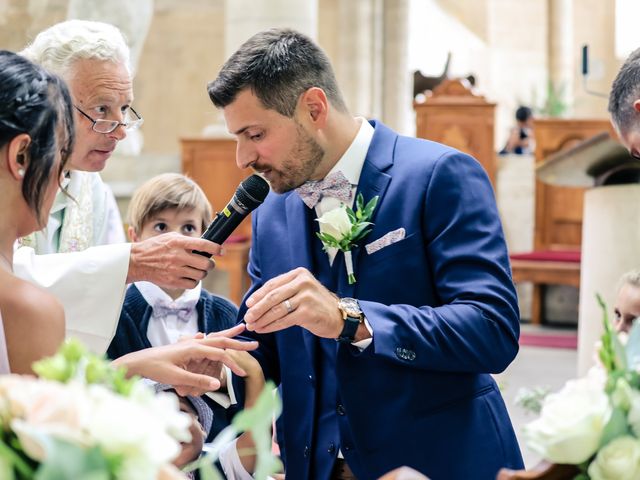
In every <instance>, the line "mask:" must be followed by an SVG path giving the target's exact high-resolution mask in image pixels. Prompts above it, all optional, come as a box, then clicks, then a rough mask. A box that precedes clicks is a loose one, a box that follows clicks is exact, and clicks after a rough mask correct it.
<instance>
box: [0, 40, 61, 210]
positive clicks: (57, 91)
mask: <svg viewBox="0 0 640 480" xmlns="http://www.w3.org/2000/svg"><path fill="white" fill-rule="evenodd" d="M0 85H2V87H1V88H0V147H2V146H4V145H6V144H7V143H9V142H10V141H11V140H12V139H13V138H15V137H16V136H18V135H20V134H23V133H26V134H28V135H29V137H30V138H31V142H30V143H29V146H28V147H27V150H26V152H25V155H26V156H27V158H28V160H29V161H28V162H26V169H25V175H24V181H23V183H22V195H23V196H24V198H25V200H26V202H27V204H28V205H29V206H30V207H31V208H32V209H33V210H34V212H35V214H36V217H37V218H38V219H40V216H41V213H42V212H41V207H42V201H43V196H44V193H45V191H46V185H47V182H48V181H49V179H50V176H51V175H57V176H58V177H59V176H60V173H61V172H62V169H63V168H64V166H65V164H66V162H67V159H68V157H69V154H70V153H71V150H72V148H73V142H74V129H73V128H74V127H73V111H72V108H73V104H72V102H71V96H70V95H69V90H68V89H67V86H66V84H65V83H64V81H63V80H61V79H60V78H59V77H58V76H56V75H54V74H52V73H49V72H47V71H46V70H44V69H43V68H42V67H39V66H37V65H35V64H33V63H32V62H30V61H29V60H27V59H25V58H23V57H21V56H20V55H17V54H15V53H13V52H9V51H6V50H0ZM59 151H60V152H61V154H62V161H61V162H60V169H56V170H55V171H52V170H53V166H54V165H55V160H56V155H57V154H58V152H59Z"/></svg>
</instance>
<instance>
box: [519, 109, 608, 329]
mask: <svg viewBox="0 0 640 480" xmlns="http://www.w3.org/2000/svg"><path fill="white" fill-rule="evenodd" d="M602 132H612V129H611V124H610V123H609V121H608V120H592V119H557V118H553V119H540V120H535V121H534V135H535V139H536V152H535V154H536V169H538V170H539V169H540V168H541V167H542V166H543V165H544V164H545V162H547V161H549V158H550V157H552V156H553V155H554V154H558V153H559V152H563V151H566V150H568V149H571V148H573V147H575V146H576V145H577V144H579V143H580V142H582V141H584V140H586V139H589V138H591V137H593V136H595V135H597V134H599V133H602ZM551 161H553V160H551ZM575 174H576V175H580V174H582V172H581V171H579V170H577V169H576V172H575ZM585 190H586V188H585V187H577V186H576V187H567V186H558V185H552V184H549V183H543V182H542V181H541V180H540V179H539V178H538V179H536V189H535V205H536V216H535V225H534V247H533V248H534V251H532V252H525V253H514V254H512V255H511V270H512V272H513V280H514V281H515V282H516V283H518V282H531V283H533V296H532V300H531V322H532V323H534V324H540V323H542V321H543V317H544V294H545V286H546V285H570V286H573V287H576V288H580V272H581V268H580V266H581V244H582V219H583V204H584V193H585Z"/></svg>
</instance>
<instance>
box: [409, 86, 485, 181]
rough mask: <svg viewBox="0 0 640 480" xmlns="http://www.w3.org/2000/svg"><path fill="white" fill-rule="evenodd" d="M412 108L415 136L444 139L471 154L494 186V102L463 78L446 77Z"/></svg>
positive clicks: (444, 141) (442, 140)
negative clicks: (480, 94) (414, 116)
mask: <svg viewBox="0 0 640 480" xmlns="http://www.w3.org/2000/svg"><path fill="white" fill-rule="evenodd" d="M414 108H415V110H416V136H418V137H420V138H426V139H428V140H433V141H436V142H440V143H444V144H445V145H449V146H450V147H453V148H457V149H458V150H460V151H462V152H464V153H468V154H469V155H471V156H473V157H474V158H475V159H476V160H478V161H479V162H480V163H481V164H482V166H483V167H484V169H485V170H486V172H487V174H488V175H489V179H490V180H491V183H492V184H493V185H494V186H495V178H496V158H495V155H496V154H495V149H494V147H493V132H494V117H495V103H490V102H487V101H486V100H485V99H484V97H482V96H479V95H476V94H474V93H473V92H472V90H471V88H470V87H469V84H468V82H467V81H466V80H459V79H456V80H451V79H448V80H445V81H444V82H443V83H441V84H440V85H438V86H437V87H436V88H435V90H434V91H433V95H431V96H430V97H427V99H426V100H425V101H424V102H423V103H414Z"/></svg>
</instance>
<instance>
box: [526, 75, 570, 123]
mask: <svg viewBox="0 0 640 480" xmlns="http://www.w3.org/2000/svg"><path fill="white" fill-rule="evenodd" d="M565 91H566V87H565V85H564V84H560V85H559V86H556V85H555V84H554V83H553V82H552V81H551V80H549V81H548V82H547V89H546V98H545V99H544V101H543V104H542V105H541V106H538V107H536V108H535V110H536V112H537V113H538V114H539V115H542V116H546V117H562V116H563V115H564V114H565V113H566V112H567V110H568V108H569V105H568V104H567V102H566V101H565ZM537 103H538V102H537V99H536V95H535V92H534V95H533V104H534V105H537Z"/></svg>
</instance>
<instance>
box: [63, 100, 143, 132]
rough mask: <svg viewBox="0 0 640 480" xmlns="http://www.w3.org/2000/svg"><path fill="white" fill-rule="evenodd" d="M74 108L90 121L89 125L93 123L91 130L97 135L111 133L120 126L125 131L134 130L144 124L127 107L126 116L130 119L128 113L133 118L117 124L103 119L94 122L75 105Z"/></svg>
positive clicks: (135, 113)
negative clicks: (131, 114)
mask: <svg viewBox="0 0 640 480" xmlns="http://www.w3.org/2000/svg"><path fill="white" fill-rule="evenodd" d="M74 107H75V109H76V110H78V111H79V112H80V113H81V114H82V115H84V116H85V117H87V118H88V119H89V120H90V121H91V123H93V125H92V126H91V129H92V130H93V131H94V132H98V133H111V132H113V131H114V130H115V129H116V128H118V127H120V126H123V127H124V129H125V130H133V129H135V128H138V127H140V125H142V124H143V122H144V119H143V118H142V117H141V116H140V115H139V114H138V112H136V111H135V110H134V109H133V108H131V107H129V109H128V110H127V116H129V117H130V114H129V112H132V113H133V114H134V115H135V118H134V119H131V120H128V121H126V122H118V121H117V120H103V119H98V120H95V119H93V118H91V117H90V116H89V115H87V114H86V113H84V112H83V111H82V110H80V109H79V108H78V107H77V106H76V105H74Z"/></svg>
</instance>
